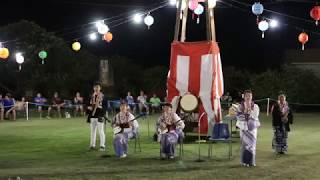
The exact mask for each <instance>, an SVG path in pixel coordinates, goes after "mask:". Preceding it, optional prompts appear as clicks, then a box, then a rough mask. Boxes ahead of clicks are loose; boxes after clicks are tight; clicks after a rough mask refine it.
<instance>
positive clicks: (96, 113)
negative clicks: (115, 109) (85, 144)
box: [88, 84, 105, 151]
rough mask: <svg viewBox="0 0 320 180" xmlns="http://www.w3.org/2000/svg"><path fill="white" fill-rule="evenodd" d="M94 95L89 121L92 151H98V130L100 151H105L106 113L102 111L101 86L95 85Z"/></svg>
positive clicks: (91, 101) (89, 108)
mask: <svg viewBox="0 0 320 180" xmlns="http://www.w3.org/2000/svg"><path fill="white" fill-rule="evenodd" d="M93 90H94V92H93V94H92V96H91V100H90V106H89V107H88V110H89V117H88V120H89V122H90V129H91V138H90V150H95V149H96V137H97V129H98V133H99V136H100V151H105V134H104V128H103V126H104V123H103V117H104V111H103V109H102V101H103V94H102V93H101V92H100V91H101V86H100V84H95V85H94V87H93Z"/></svg>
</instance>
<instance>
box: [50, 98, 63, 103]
mask: <svg viewBox="0 0 320 180" xmlns="http://www.w3.org/2000/svg"><path fill="white" fill-rule="evenodd" d="M52 103H53V104H56V105H59V104H62V103H63V101H62V99H61V98H60V97H57V98H56V97H53V98H52Z"/></svg>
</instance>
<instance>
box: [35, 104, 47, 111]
mask: <svg viewBox="0 0 320 180" xmlns="http://www.w3.org/2000/svg"><path fill="white" fill-rule="evenodd" d="M36 107H37V110H38V109H39V107H41V110H42V111H45V110H48V108H49V107H48V106H41V105H37V106H36Z"/></svg>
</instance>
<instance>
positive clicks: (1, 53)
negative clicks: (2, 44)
mask: <svg viewBox="0 0 320 180" xmlns="http://www.w3.org/2000/svg"><path fill="white" fill-rule="evenodd" d="M9 55H10V53H9V49H7V48H0V58H1V59H7V58H8V57H9Z"/></svg>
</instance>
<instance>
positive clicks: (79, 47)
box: [72, 41, 81, 51]
mask: <svg viewBox="0 0 320 180" xmlns="http://www.w3.org/2000/svg"><path fill="white" fill-rule="evenodd" d="M72 49H73V50H74V51H79V50H80V49H81V44H80V43H79V42H78V41H77V42H74V43H72Z"/></svg>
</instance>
